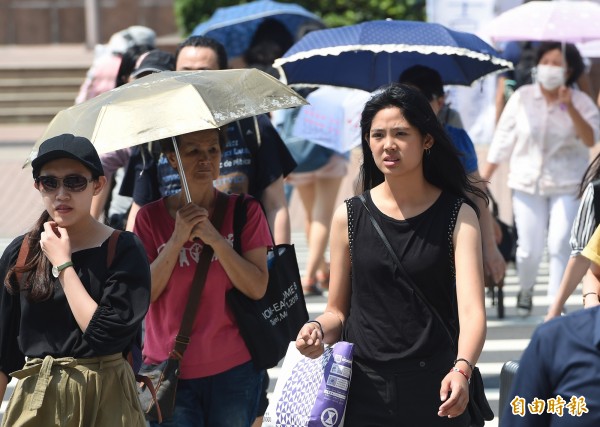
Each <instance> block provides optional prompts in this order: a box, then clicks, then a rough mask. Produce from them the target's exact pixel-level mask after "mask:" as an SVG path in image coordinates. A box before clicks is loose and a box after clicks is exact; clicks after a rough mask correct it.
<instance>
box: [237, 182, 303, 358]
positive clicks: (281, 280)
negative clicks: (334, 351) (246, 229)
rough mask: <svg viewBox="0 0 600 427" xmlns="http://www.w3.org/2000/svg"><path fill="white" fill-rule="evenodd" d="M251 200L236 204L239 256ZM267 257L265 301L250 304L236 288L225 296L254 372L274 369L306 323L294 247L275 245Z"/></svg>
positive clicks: (246, 199) (241, 200)
mask: <svg viewBox="0 0 600 427" xmlns="http://www.w3.org/2000/svg"><path fill="white" fill-rule="evenodd" d="M250 200H251V199H250V198H249V197H245V196H244V195H243V194H241V195H239V196H238V199H237V200H236V204H235V211H234V221H233V234H234V238H233V247H234V249H235V250H236V251H237V252H238V253H241V250H242V249H241V235H242V228H243V225H244V224H245V223H246V212H247V210H246V209H247V208H246V205H247V203H248V202H249V201H250ZM268 256H269V258H268V267H269V282H268V284H267V291H266V293H265V295H264V297H262V298H261V299H259V300H253V299H251V298H248V297H247V296H246V295H244V294H243V293H242V292H240V291H239V290H237V289H236V288H233V289H231V290H230V291H228V292H227V296H226V298H227V303H228V305H229V307H230V308H231V311H232V312H233V315H234V316H235V319H236V321H237V324H238V328H239V330H240V334H241V335H242V338H243V339H244V342H245V343H246V347H248V351H249V352H250V355H251V356H252V362H253V364H254V366H255V367H256V368H257V369H268V368H272V367H273V366H277V364H278V363H279V361H280V360H281V358H282V357H283V356H284V355H285V353H286V349H287V347H288V344H289V342H290V341H292V340H294V339H295V338H296V335H297V334H298V331H299V330H300V328H301V327H302V325H304V323H306V321H307V320H308V311H307V310H306V303H305V302H304V294H303V293H302V287H301V286H300V271H299V269H298V260H297V259H296V251H295V250H294V246H293V245H288V244H283V245H276V246H275V247H274V248H273V249H272V250H270V251H269V254H268Z"/></svg>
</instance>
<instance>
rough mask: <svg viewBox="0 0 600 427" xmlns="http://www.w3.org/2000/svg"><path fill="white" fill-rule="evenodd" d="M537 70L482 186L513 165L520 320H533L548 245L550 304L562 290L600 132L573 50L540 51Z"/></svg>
mask: <svg viewBox="0 0 600 427" xmlns="http://www.w3.org/2000/svg"><path fill="white" fill-rule="evenodd" d="M563 49H564V50H565V51H564V52H563ZM565 59H566V63H565ZM536 64H537V66H536V70H535V82H534V83H533V84H529V85H524V86H522V87H520V88H519V89H518V90H517V91H516V92H515V93H514V94H513V95H512V96H511V97H510V99H509V100H508V102H507V104H506V107H505V108H504V111H503V112H502V115H501V116H500V120H499V122H498V125H497V127H496V131H495V133H494V137H493V140H492V143H491V145H490V148H489V151H488V157H487V163H486V164H485V165H484V167H483V169H482V171H481V176H482V177H483V179H485V180H490V178H491V177H492V175H493V173H494V171H495V170H496V169H497V167H498V165H499V164H500V163H502V162H506V161H507V162H508V163H509V174H508V187H509V188H511V189H512V193H513V194H512V202H513V213H514V219H515V225H516V227H517V234H518V236H519V239H518V244H517V245H518V246H517V254H516V258H517V259H516V264H517V273H518V277H519V283H520V285H521V290H520V292H519V294H518V297H517V311H518V313H519V314H520V315H521V316H528V315H529V314H531V310H532V306H533V304H532V296H533V286H534V284H535V281H536V276H537V272H538V268H539V264H540V262H541V259H542V255H543V251H544V245H545V244H546V243H547V246H548V255H549V262H550V273H549V283H548V296H549V297H553V296H554V295H555V294H556V292H557V290H558V288H559V285H560V280H561V277H562V274H563V272H564V270H565V267H566V264H567V261H568V259H569V251H570V247H569V232H570V228H571V225H572V223H573V220H574V218H575V215H576V213H577V206H578V202H577V199H576V194H577V186H578V183H579V181H580V180H581V174H582V173H583V171H584V170H585V169H586V167H587V165H588V162H589V147H592V146H593V145H594V143H595V141H596V140H597V139H598V130H599V126H600V115H599V113H598V109H597V107H596V106H595V105H594V102H593V101H592V99H591V98H590V97H589V96H588V95H586V94H585V93H583V92H581V91H579V90H578V89H576V88H574V87H572V86H573V84H574V83H575V82H576V81H577V79H578V78H579V77H580V76H581V74H582V73H583V71H584V64H583V60H582V58H581V55H580V54H579V52H578V51H577V49H576V48H575V46H573V45H571V44H566V45H561V43H559V42H544V43H541V44H540V46H539V47H538V51H537V55H536ZM546 236H547V242H546V241H545V239H546Z"/></svg>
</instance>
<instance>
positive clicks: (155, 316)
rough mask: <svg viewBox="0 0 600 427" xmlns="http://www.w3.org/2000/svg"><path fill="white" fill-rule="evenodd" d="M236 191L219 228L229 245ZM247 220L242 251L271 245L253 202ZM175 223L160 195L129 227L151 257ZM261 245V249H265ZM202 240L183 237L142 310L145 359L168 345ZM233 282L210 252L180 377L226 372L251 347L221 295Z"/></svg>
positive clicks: (162, 353) (164, 353)
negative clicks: (160, 287) (165, 276)
mask: <svg viewBox="0 0 600 427" xmlns="http://www.w3.org/2000/svg"><path fill="white" fill-rule="evenodd" d="M236 199H237V196H236V195H232V196H229V204H228V206H227V212H226V214H225V218H224V220H223V226H222V227H221V232H222V234H223V237H225V238H226V239H227V241H228V242H229V243H230V244H231V245H233V212H234V207H235V200H236ZM247 208H248V213H247V221H246V224H245V225H244V228H243V231H242V238H241V243H242V252H246V251H249V250H252V249H256V248H258V247H265V248H266V247H267V246H272V245H273V242H272V239H271V234H270V232H269V227H268V224H267V220H266V218H265V216H264V214H263V211H262V209H261V207H260V205H259V204H258V202H254V203H249V204H247ZM174 228H175V219H174V218H172V217H171V216H170V215H169V213H168V211H167V208H166V204H165V199H160V200H157V201H156V202H153V203H150V204H147V205H145V206H144V207H142V209H141V210H140V211H139V213H138V214H137V217H136V219H135V229H134V232H135V233H136V234H137V235H138V236H139V238H140V239H141V241H142V243H143V244H144V247H145V248H146V252H147V254H148V260H149V261H150V263H152V262H153V261H154V260H155V259H156V257H157V256H158V254H159V253H160V251H161V250H162V249H163V247H164V245H165V244H166V242H167V241H168V240H169V238H170V237H171V234H172V233H173V230H174ZM265 250H266V249H265ZM201 252H202V242H188V243H186V244H185V246H183V248H181V252H180V254H179V262H178V263H177V264H176V265H175V268H174V269H173V273H172V274H171V278H170V279H169V282H168V283H167V286H166V288H165V290H164V291H163V293H162V294H161V295H160V297H159V298H158V299H157V300H156V301H154V302H153V303H151V304H150V309H149V310H148V314H147V315H146V335H145V337H144V351H143V352H144V362H145V363H159V362H161V361H163V360H165V359H166V358H167V357H168V355H169V352H170V351H171V350H172V349H173V346H174V343H175V336H176V335H177V333H178V332H179V327H180V326H181V319H182V316H183V312H184V311H185V305H186V303H187V300H188V295H189V293H190V287H191V283H192V278H193V276H194V272H195V270H196V265H197V263H198V260H199V257H200V253H201ZM232 287H233V284H232V283H231V280H230V279H229V277H228V276H227V274H226V273H225V270H224V269H223V267H222V266H221V264H220V263H219V262H218V259H217V258H216V255H215V257H213V260H212V262H211V265H210V269H209V271H208V276H207V279H206V285H205V288H204V290H203V292H202V297H201V299H200V306H199V307H198V313H197V315H196V320H195V322H194V325H193V330H192V336H191V338H190V344H189V345H188V347H187V349H186V352H185V354H184V356H183V360H182V362H181V378H183V379H190V378H202V377H206V376H210V375H215V374H218V373H220V372H225V371H227V370H229V369H231V368H233V367H235V366H238V365H241V364H242V363H245V362H248V361H249V360H250V353H249V352H248V349H247V347H246V344H245V343H244V340H243V339H242V337H241V336H240V332H239V329H238V326H237V323H236V321H235V318H234V316H233V313H232V312H231V310H230V309H229V307H228V305H227V302H226V300H225V294H226V292H227V291H228V290H229V289H231V288H232Z"/></svg>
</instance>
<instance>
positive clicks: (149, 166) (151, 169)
mask: <svg viewBox="0 0 600 427" xmlns="http://www.w3.org/2000/svg"><path fill="white" fill-rule="evenodd" d="M257 120H258V128H259V132H260V134H261V142H260V146H258V143H257V140H256V136H255V133H256V131H255V128H254V120H253V119H252V118H249V119H244V120H240V121H239V122H233V123H231V124H230V125H228V126H227V144H226V147H225V149H224V150H223V153H222V157H221V163H220V176H219V178H218V179H217V180H216V181H215V187H217V188H218V189H219V190H220V191H223V192H225V193H236V194H241V193H246V194H250V195H251V196H254V197H255V198H256V199H259V200H260V199H261V198H262V193H263V191H264V190H265V189H266V188H267V187H268V186H269V185H271V184H272V183H273V182H274V181H276V180H277V179H278V178H279V177H280V176H283V177H285V176H287V175H288V174H289V173H290V172H291V171H292V170H294V168H295V167H296V162H295V161H294V158H293V157H292V155H291V154H290V152H289V150H288V149H287V147H286V145H285V144H284V142H283V141H282V139H281V137H280V136H279V133H277V130H276V129H275V128H274V127H273V125H272V124H271V121H270V119H269V117H268V116H267V115H266V114H261V115H259V116H257ZM238 124H240V125H238ZM242 134H243V135H244V136H242ZM180 189H181V184H180V181H179V174H178V173H177V171H176V170H175V169H173V168H172V167H171V165H170V164H169V163H168V161H167V160H166V158H165V157H164V156H163V155H161V154H160V153H158V155H157V154H156V153H155V154H154V155H152V153H149V152H148V149H147V148H146V146H145V145H144V146H142V147H141V148H137V147H136V149H134V150H133V152H132V157H131V158H130V160H129V164H128V166H127V169H126V172H125V178H124V179H123V184H122V185H121V189H120V194H122V195H124V196H132V197H133V200H134V201H135V202H136V203H137V204H138V205H140V206H143V205H145V204H147V203H150V202H153V201H154V200H158V199H159V198H161V197H167V196H170V195H171V194H174V193H176V192H178V191H180Z"/></svg>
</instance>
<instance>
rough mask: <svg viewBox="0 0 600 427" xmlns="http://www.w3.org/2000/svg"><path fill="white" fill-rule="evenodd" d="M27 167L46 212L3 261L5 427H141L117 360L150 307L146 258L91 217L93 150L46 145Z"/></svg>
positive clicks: (62, 142) (129, 381) (82, 143)
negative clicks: (12, 383)
mask: <svg viewBox="0 0 600 427" xmlns="http://www.w3.org/2000/svg"><path fill="white" fill-rule="evenodd" d="M31 165H32V167H33V178H34V180H35V183H34V186H35V188H36V189H37V190H38V191H39V192H40V195H41V196H42V201H43V203H44V206H45V211H44V213H43V214H42V215H41V217H40V218H39V220H38V221H37V222H36V224H35V225H34V227H33V228H32V230H31V231H29V232H28V233H27V234H25V235H24V236H20V237H17V238H16V239H15V240H13V242H12V243H11V244H10V245H9V246H8V247H7V249H6V250H5V251H4V254H3V255H2V258H1V259H0V275H1V277H2V278H3V281H4V286H2V287H1V288H0V397H3V396H4V393H5V391H6V387H7V382H8V375H9V373H10V374H11V376H13V377H15V378H18V379H19V381H18V383H17V385H16V387H15V390H14V393H13V395H12V397H11V399H10V402H9V404H8V407H7V410H6V414H5V415H4V419H3V423H2V425H3V426H11V427H15V426H30V425H35V426H61V427H64V426H82V425H85V426H96V427H98V426H106V427H109V426H110V427H114V426H128V427H130V426H144V425H145V421H144V416H143V413H142V412H141V410H140V405H139V401H138V399H137V392H136V386H135V378H134V375H133V371H132V369H131V367H130V365H129V364H128V362H127V361H126V360H125V358H124V357H123V355H124V354H127V353H129V352H130V351H133V350H134V349H135V348H136V347H137V348H139V345H140V342H139V338H140V332H141V324H142V320H143V318H144V316H145V314H146V311H147V309H148V305H149V301H150V269H149V265H148V261H147V259H146V255H145V252H144V249H143V247H142V246H141V244H140V242H139V241H138V239H137V237H136V236H135V235H134V234H132V233H127V232H122V233H120V234H119V233H118V232H115V230H113V229H112V228H110V227H108V226H106V225H104V224H102V223H100V222H98V221H96V220H95V219H94V218H93V217H92V216H91V215H90V205H91V203H92V198H93V197H94V195H96V194H98V192H99V191H100V190H101V189H102V187H103V186H104V185H105V184H106V178H105V177H104V171H103V170H102V165H101V163H100V159H99V157H98V154H97V152H96V150H95V149H94V146H93V145H92V144H91V142H90V141H88V140H87V139H85V138H82V137H76V136H73V135H67V134H65V135H60V136H57V137H54V138H51V139H48V140H46V141H45V142H44V143H42V144H41V146H40V148H39V152H38V155H37V157H36V158H35V159H33V160H32V162H31ZM25 358H27V362H26V363H25V366H23V364H24V362H25ZM15 371H16V372H15Z"/></svg>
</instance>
